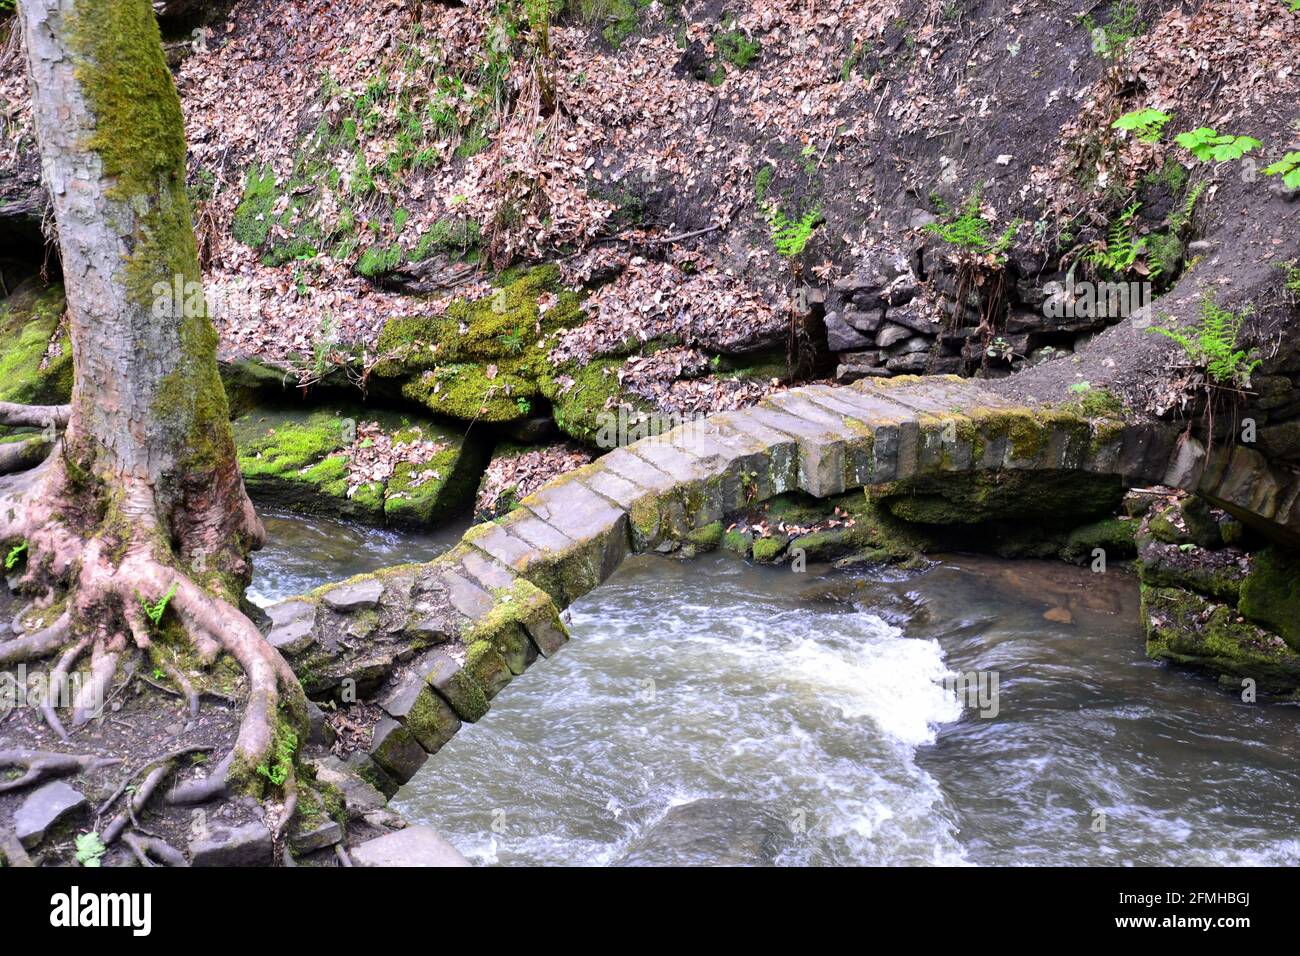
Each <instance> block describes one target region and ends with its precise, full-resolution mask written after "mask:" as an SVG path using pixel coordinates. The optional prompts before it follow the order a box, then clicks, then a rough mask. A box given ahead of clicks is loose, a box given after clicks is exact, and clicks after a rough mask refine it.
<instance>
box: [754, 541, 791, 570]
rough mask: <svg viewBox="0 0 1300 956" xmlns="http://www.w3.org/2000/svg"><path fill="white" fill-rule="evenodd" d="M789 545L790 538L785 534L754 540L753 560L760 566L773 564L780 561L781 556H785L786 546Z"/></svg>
mask: <svg viewBox="0 0 1300 956" xmlns="http://www.w3.org/2000/svg"><path fill="white" fill-rule="evenodd" d="M789 543H790V536H789V535H787V534H775V535H764V536H763V537H761V538H755V539H754V546H753V551H752V553H753V556H754V560H755V561H757V562H759V563H760V564H774V563H775V562H777V561H778V560H780V558H781V555H783V554H785V549H786V546H787V545H788V544H789Z"/></svg>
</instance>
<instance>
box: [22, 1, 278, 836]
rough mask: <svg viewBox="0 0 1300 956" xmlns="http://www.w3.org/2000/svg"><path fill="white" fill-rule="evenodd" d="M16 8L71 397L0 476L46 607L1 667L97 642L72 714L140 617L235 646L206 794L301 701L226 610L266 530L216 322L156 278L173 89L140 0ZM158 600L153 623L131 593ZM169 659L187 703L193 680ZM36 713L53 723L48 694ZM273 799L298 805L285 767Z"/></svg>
mask: <svg viewBox="0 0 1300 956" xmlns="http://www.w3.org/2000/svg"><path fill="white" fill-rule="evenodd" d="M19 10H20V18H21V23H22V27H23V32H24V36H25V40H26V45H27V51H28V64H29V71H30V83H31V93H32V109H33V116H34V119H35V125H36V131H37V136H38V139H39V141H40V152H41V163H42V170H43V174H44V178H45V181H46V184H47V187H48V189H49V192H50V195H51V198H52V201H53V207H54V213H55V218H56V221H57V224H58V229H59V250H60V253H61V256H62V262H63V271H64V278H65V284H66V288H67V296H68V312H69V317H68V322H69V328H70V333H71V337H72V352H73V365H74V373H75V374H74V383H73V390H72V402H71V406H70V408H67V409H55V410H50V409H46V410H44V411H42V410H34V411H32V412H29V413H28V417H29V418H30V417H31V416H32V415H33V414H35V415H37V417H39V416H40V415H46V417H47V418H48V420H49V422H50V429H54V428H55V427H56V426H57V425H58V424H61V423H63V422H65V421H66V431H65V433H64V435H63V438H62V440H61V441H58V442H57V443H56V444H55V450H54V452H53V453H52V454H51V455H50V456H49V457H48V458H47V459H46V460H45V462H44V463H43V464H42V465H40V466H39V467H37V468H36V469H33V470H32V471H30V472H27V473H26V474H24V475H18V476H10V477H8V478H6V479H4V480H3V483H2V484H0V540H3V541H4V542H5V543H6V544H8V545H9V546H11V547H12V546H14V544H15V543H16V542H22V543H25V544H26V545H27V546H28V547H27V552H26V556H27V565H26V572H25V574H24V576H23V578H22V587H23V588H24V589H25V590H28V591H30V592H31V593H33V594H34V595H35V603H36V604H37V605H38V606H39V607H42V608H46V609H47V613H45V614H44V615H43V616H44V618H45V619H46V620H47V621H48V620H49V619H51V618H54V623H53V624H52V625H50V626H48V627H44V628H42V629H41V630H39V631H36V632H35V633H32V634H27V635H25V636H23V637H21V638H19V639H18V640H17V641H11V642H9V643H8V644H0V664H4V663H12V662H14V661H16V660H19V659H22V658H23V657H34V656H42V655H44V654H48V653H50V652H51V651H52V650H58V649H62V648H64V647H65V646H67V647H69V648H71V650H70V651H69V652H68V653H65V654H64V656H63V658H62V659H61V660H60V664H59V667H64V668H66V667H69V666H72V663H73V662H75V660H76V657H77V656H78V654H79V653H81V652H83V651H89V652H90V653H91V655H92V668H91V671H92V676H93V679H92V680H91V681H90V682H89V683H88V684H87V685H86V690H87V691H88V692H90V693H89V696H88V697H87V699H86V700H79V701H78V702H76V703H74V707H73V721H74V723H79V722H83V721H84V720H85V719H87V718H88V716H89V711H88V706H89V704H90V703H91V701H90V697H93V696H94V694H95V693H98V694H99V696H100V698H101V699H102V696H103V691H104V689H105V688H106V687H107V684H108V682H110V681H111V680H112V677H113V674H114V672H115V670H116V665H117V662H118V660H119V658H120V657H121V656H122V655H124V654H126V653H135V652H136V650H137V649H138V650H139V651H145V652H147V651H148V649H149V647H150V644H151V638H150V625H151V624H152V625H153V627H154V629H157V628H158V627H159V626H160V625H161V626H163V627H166V626H168V625H169V624H171V625H175V626H178V627H180V628H183V631H184V632H185V633H186V634H187V635H188V636H189V638H190V639H191V640H192V642H193V644H194V647H195V649H196V650H197V652H198V653H197V660H198V661H199V662H200V663H201V665H210V664H211V663H212V662H213V661H214V660H215V658H216V657H217V656H218V655H219V654H220V653H221V652H222V651H225V652H227V653H229V654H231V655H232V656H233V657H234V658H235V659H236V660H237V661H238V662H239V663H240V665H241V666H242V667H243V669H244V671H245V673H246V675H247V678H248V702H247V709H246V711H245V716H244V720H243V722H242V724H241V727H240V731H239V736H238V739H237V740H236V741H235V744H234V747H233V748H232V751H231V754H230V756H229V757H228V758H227V759H226V760H225V761H223V762H222V764H221V765H220V766H219V768H218V771H217V772H214V773H213V774H212V775H211V776H210V777H209V778H206V779H204V780H202V781H191V782H189V783H188V785H182V786H180V787H178V788H175V790H174V795H176V796H179V798H180V799H203V798H207V797H211V796H213V795H216V794H217V793H220V792H222V791H224V789H225V788H226V787H227V786H228V785H229V784H230V783H232V782H235V781H236V780H241V781H247V780H248V779H249V778H250V777H252V774H251V770H252V768H253V767H255V766H257V765H258V764H259V763H263V762H265V761H266V760H267V759H268V754H269V753H270V751H271V748H272V745H273V742H274V739H275V738H276V737H277V735H279V736H280V737H281V739H283V735H282V733H281V729H282V728H283V727H284V726H285V722H286V721H288V722H289V723H290V724H300V723H301V718H302V715H303V707H302V704H303V698H302V694H301V688H300V687H299V685H298V683H297V681H296V680H295V679H294V677H293V674H292V672H291V671H290V670H289V668H288V666H287V665H286V664H285V663H284V661H283V659H282V658H281V657H280V655H279V654H278V653H277V652H276V651H275V650H274V649H273V648H271V647H270V646H269V645H267V644H266V642H265V641H264V640H263V639H262V637H261V635H260V633H259V632H258V631H257V629H256V627H254V626H253V624H252V623H251V622H250V621H249V620H248V619H247V618H246V617H245V616H244V615H243V614H242V613H241V612H240V611H239V610H238V608H237V603H238V601H239V599H240V597H241V595H242V590H243V588H244V586H245V585H246V583H247V581H248V577H249V572H250V569H249V564H248V560H247V558H248V553H249V551H250V550H251V549H253V548H255V547H257V546H258V545H260V543H261V540H262V534H263V533H262V527H261V523H260V522H259V520H258V518H257V516H256V514H255V512H254V511H253V508H252V505H251V503H250V502H249V500H248V497H247V495H246V494H245V492H244V486H243V480H242V478H241V477H240V474H239V467H238V462H237V458H236V454H235V446H234V441H233V438H232V436H231V431H230V424H229V415H228V411H227V405H226V398H225V394H224V392H223V390H222V386H221V381H220V378H219V377H218V373H217V363H216V333H215V331H214V330H213V328H212V324H211V321H210V320H209V318H208V316H207V315H206V314H205V312H204V310H203V309H202V308H198V309H192V308H187V304H193V303H194V302H196V301H197V299H198V298H199V297H191V296H188V295H186V296H178V297H174V298H173V297H171V296H169V295H167V294H165V291H164V290H171V289H173V288H177V287H179V288H184V287H185V286H186V284H188V283H197V282H198V281H199V279H200V274H199V264H198V254H197V250H196V247H195V240H194V227H193V221H192V216H191V211H190V205H189V200H188V198H187V195H186V191H185V135H184V126H183V122H182V117H181V109H180V101H179V98H178V97H177V95H176V90H175V87H174V85H173V83H172V78H171V74H170V73H169V72H168V70H167V67H166V64H165V62H164V60H163V53H162V44H161V38H160V35H159V31H158V26H157V23H156V21H155V18H154V14H153V10H152V9H151V6H150V3H149V0H21V2H20V4H19ZM178 280H179V284H178ZM3 417H4V416H2V415H0V418H3ZM17 417H19V416H18V415H16V414H14V415H12V416H11V418H13V419H16V418H17ZM160 601H162V602H163V606H164V610H163V612H162V614H161V615H159V616H158V619H157V620H150V619H148V617H147V616H146V614H145V613H144V607H143V605H144V604H145V602H148V603H150V604H153V605H154V607H155V608H156V607H157V606H158V602H160ZM59 605H63V607H64V610H63V612H62V613H61V614H58V615H57V617H55V615H54V614H53V613H51V612H49V611H48V609H55V610H57V608H58V606H59ZM173 670H174V672H173V673H171V674H170V676H171V677H172V678H173V681H174V682H175V683H176V684H177V686H178V688H179V689H180V690H181V691H182V692H183V693H184V694H185V696H186V697H188V698H189V700H190V705H191V709H194V708H196V707H197V700H198V695H197V694H196V693H195V691H194V687H195V682H196V680H200V679H201V676H202V675H201V674H186V673H181V672H180V671H179V670H175V669H173ZM282 710H283V711H287V713H282ZM47 719H48V720H50V722H51V726H53V727H54V728H55V729H56V730H57V731H59V732H60V733H62V731H63V728H62V725H61V723H60V721H59V719H58V717H57V715H55V714H54V712H53V708H48V713H47ZM285 796H286V800H285V803H286V810H287V811H288V812H290V813H291V812H292V805H293V796H292V782H291V781H290V783H289V785H288V789H287V790H286V793H285ZM286 819H287V814H286Z"/></svg>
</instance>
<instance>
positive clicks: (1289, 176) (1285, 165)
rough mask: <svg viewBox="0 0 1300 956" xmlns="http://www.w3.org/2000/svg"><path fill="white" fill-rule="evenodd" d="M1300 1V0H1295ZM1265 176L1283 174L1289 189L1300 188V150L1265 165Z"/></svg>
mask: <svg viewBox="0 0 1300 956" xmlns="http://www.w3.org/2000/svg"><path fill="white" fill-rule="evenodd" d="M1294 2H1295V3H1300V0H1294ZM1263 173H1264V175H1265V176H1281V177H1282V185H1284V186H1285V187H1286V188H1287V189H1300V152H1294V153H1287V154H1286V155H1285V156H1283V157H1282V158H1281V159H1279V160H1278V161H1277V162H1276V163H1273V164H1272V165H1270V166H1265V167H1264V169H1263Z"/></svg>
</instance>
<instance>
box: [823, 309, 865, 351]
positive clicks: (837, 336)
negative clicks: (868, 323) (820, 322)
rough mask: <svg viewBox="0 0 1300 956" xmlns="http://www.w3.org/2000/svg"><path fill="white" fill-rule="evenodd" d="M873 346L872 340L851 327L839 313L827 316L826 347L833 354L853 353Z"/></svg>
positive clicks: (831, 313)
mask: <svg viewBox="0 0 1300 956" xmlns="http://www.w3.org/2000/svg"><path fill="white" fill-rule="evenodd" d="M869 345H871V339H870V338H869V337H868V336H866V335H864V334H863V333H862V332H860V331H858V330H857V329H855V328H854V327H853V326H851V325H849V323H848V322H846V321H845V320H844V317H843V316H842V315H840V313H838V312H830V313H828V314H827V315H826V347H827V348H828V349H830V350H831V351H832V352H852V351H854V350H856V349H862V348H866V347H867V346H869Z"/></svg>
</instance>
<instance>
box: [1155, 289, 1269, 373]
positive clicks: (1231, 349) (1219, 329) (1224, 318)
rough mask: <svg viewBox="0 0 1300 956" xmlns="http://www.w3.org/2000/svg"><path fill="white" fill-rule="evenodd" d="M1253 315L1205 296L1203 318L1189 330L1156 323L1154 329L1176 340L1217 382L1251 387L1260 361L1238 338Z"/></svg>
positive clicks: (1248, 311)
mask: <svg viewBox="0 0 1300 956" xmlns="http://www.w3.org/2000/svg"><path fill="white" fill-rule="evenodd" d="M1250 314H1251V310H1250V308H1249V307H1247V308H1245V309H1243V310H1242V311H1240V312H1231V311H1229V310H1228V309H1225V308H1223V307H1222V306H1220V305H1219V304H1218V303H1216V302H1215V301H1214V299H1213V298H1211V297H1209V296H1206V297H1205V298H1204V299H1203V300H1202V301H1201V318H1200V320H1199V321H1198V322H1197V323H1196V324H1195V325H1193V326H1191V327H1189V328H1186V329H1180V328H1176V327H1174V326H1164V327H1162V326H1155V327H1153V328H1152V329H1151V331H1152V332H1155V333H1157V334H1158V335H1163V336H1164V337H1165V338H1168V339H1172V340H1173V341H1174V342H1176V343H1177V344H1178V345H1179V346H1180V347H1181V348H1182V350H1183V352H1184V353H1185V354H1186V355H1187V358H1188V360H1189V361H1190V362H1191V363H1192V364H1193V365H1196V366H1197V367H1199V368H1201V369H1202V370H1204V372H1205V374H1206V377H1207V378H1208V379H1209V380H1210V381H1211V382H1213V383H1214V384H1215V385H1235V386H1236V387H1237V388H1249V387H1250V376H1251V373H1252V372H1254V371H1255V369H1257V368H1258V367H1259V366H1260V364H1261V360H1260V359H1258V358H1256V357H1255V353H1254V351H1253V350H1251V351H1247V350H1246V349H1243V348H1241V347H1240V346H1239V344H1238V341H1237V340H1238V337H1239V336H1240V335H1241V326H1242V323H1244V322H1245V321H1246V317H1247V316H1248V315H1250Z"/></svg>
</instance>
